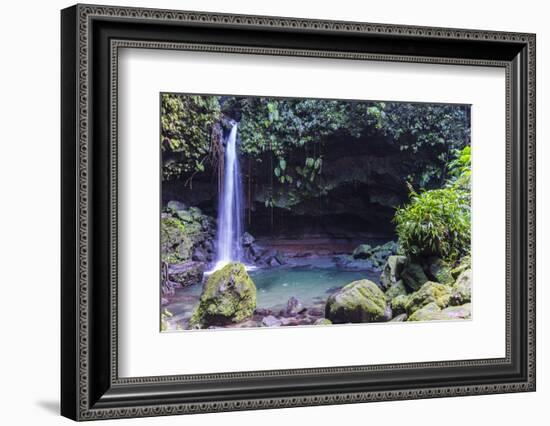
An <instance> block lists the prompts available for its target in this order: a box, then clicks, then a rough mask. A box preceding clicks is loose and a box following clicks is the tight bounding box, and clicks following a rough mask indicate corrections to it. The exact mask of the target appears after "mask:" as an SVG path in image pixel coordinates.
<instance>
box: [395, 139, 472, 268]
mask: <svg viewBox="0 0 550 426" xmlns="http://www.w3.org/2000/svg"><path fill="white" fill-rule="evenodd" d="M467 148H468V149H466V148H464V149H463V150H462V151H460V152H457V158H456V159H455V160H454V161H453V162H452V163H451V166H450V169H451V172H450V174H451V178H450V179H449V181H448V183H447V185H446V186H445V187H444V188H441V189H434V190H428V191H424V192H421V193H417V192H415V191H414V189H413V188H412V186H410V185H409V187H410V202H409V204H408V205H406V206H404V207H402V208H399V209H397V211H396V213H395V217H394V222H395V223H396V232H397V235H398V237H399V242H400V244H401V246H402V247H403V250H404V251H405V252H406V253H409V254H410V255H413V256H438V257H441V258H442V259H445V260H447V261H451V262H452V261H456V260H457V259H459V258H461V257H462V256H464V255H466V254H468V253H469V252H470V239H471V209H470V186H469V178H470V149H469V147H467ZM466 180H467V182H466Z"/></svg>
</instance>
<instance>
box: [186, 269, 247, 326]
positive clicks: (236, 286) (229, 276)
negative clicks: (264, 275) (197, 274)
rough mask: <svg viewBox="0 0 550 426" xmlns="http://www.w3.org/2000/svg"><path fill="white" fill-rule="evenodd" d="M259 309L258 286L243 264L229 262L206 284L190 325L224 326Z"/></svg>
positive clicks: (241, 319) (236, 321)
mask: <svg viewBox="0 0 550 426" xmlns="http://www.w3.org/2000/svg"><path fill="white" fill-rule="evenodd" d="M255 308H256V286H255V285H254V282H253V281H252V280H251V279H250V277H249V276H248V273H247V272H246V269H245V267H244V265H243V264H242V263H238V262H234V263H229V264H227V265H226V266H224V267H223V268H222V269H220V270H218V271H216V272H214V273H213V274H212V275H210V277H209V278H208V280H207V281H206V283H205V285H204V288H203V291H202V294H201V296H200V302H199V305H198V306H197V308H196V309H195V311H194V312H193V316H192V317H191V320H190V324H192V325H194V324H199V325H200V326H201V327H203V328H204V327H208V326H212V325H215V326H216V325H217V326H223V325H226V324H231V323H238V322H240V321H243V320H245V319H249V318H250V317H251V316H252V314H253V313H254V309H255Z"/></svg>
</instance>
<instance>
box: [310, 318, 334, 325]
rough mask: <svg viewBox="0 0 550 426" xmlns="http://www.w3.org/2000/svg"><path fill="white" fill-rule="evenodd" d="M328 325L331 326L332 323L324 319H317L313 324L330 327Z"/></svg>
mask: <svg viewBox="0 0 550 426" xmlns="http://www.w3.org/2000/svg"><path fill="white" fill-rule="evenodd" d="M330 324H332V321H331V320H329V319H326V318H319V319H318V320H316V321H315V322H314V323H313V325H330Z"/></svg>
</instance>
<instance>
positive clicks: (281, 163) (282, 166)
mask: <svg viewBox="0 0 550 426" xmlns="http://www.w3.org/2000/svg"><path fill="white" fill-rule="evenodd" d="M279 166H280V167H281V170H285V169H286V161H285V159H284V158H281V159H280V160H279Z"/></svg>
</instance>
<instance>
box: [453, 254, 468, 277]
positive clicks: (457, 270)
mask: <svg viewBox="0 0 550 426" xmlns="http://www.w3.org/2000/svg"><path fill="white" fill-rule="evenodd" d="M471 267H472V259H471V258H470V256H464V257H463V258H462V259H460V262H459V263H458V265H457V266H456V267H454V268H453V269H452V270H451V275H452V276H453V278H454V279H457V278H458V276H459V275H460V274H461V273H462V272H464V271H465V270H466V269H471Z"/></svg>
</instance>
